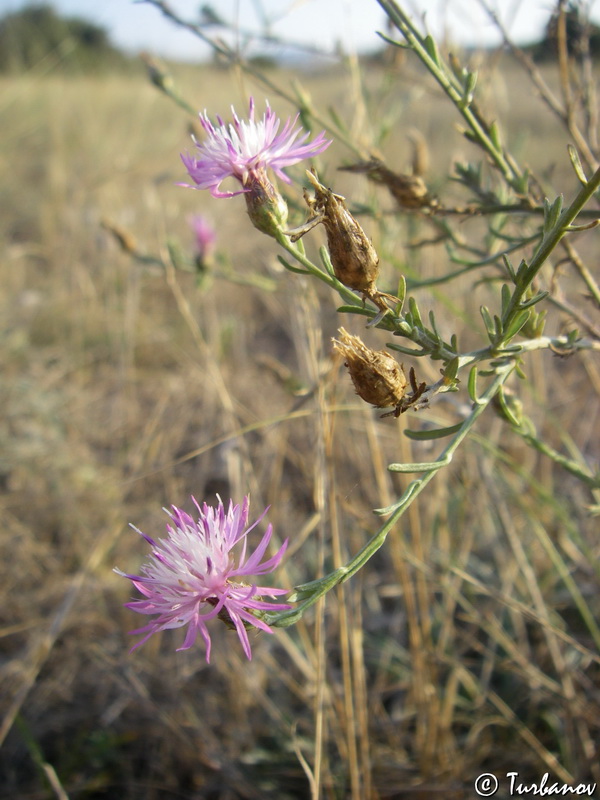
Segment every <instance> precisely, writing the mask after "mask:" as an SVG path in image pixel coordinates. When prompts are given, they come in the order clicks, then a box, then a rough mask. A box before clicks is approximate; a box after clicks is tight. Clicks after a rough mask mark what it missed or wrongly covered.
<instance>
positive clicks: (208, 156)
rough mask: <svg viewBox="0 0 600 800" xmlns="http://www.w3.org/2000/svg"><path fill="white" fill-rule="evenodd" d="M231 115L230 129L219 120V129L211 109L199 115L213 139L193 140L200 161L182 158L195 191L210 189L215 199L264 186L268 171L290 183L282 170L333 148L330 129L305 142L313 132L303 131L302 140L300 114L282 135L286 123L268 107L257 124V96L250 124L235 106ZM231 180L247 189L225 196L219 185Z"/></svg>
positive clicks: (249, 117)
mask: <svg viewBox="0 0 600 800" xmlns="http://www.w3.org/2000/svg"><path fill="white" fill-rule="evenodd" d="M231 111H232V113H233V123H232V124H230V125H226V124H225V123H224V122H223V120H222V119H221V117H219V116H218V117H217V122H218V126H217V127H215V126H214V125H213V124H212V122H211V121H210V120H209V118H208V115H207V113H206V111H205V112H204V114H200V122H201V124H202V127H203V128H204V130H205V131H206V133H207V134H208V137H207V139H206V140H205V141H204V142H202V143H199V142H197V141H196V140H195V139H194V142H195V144H196V148H197V153H196V156H197V157H196V158H194V157H193V156H190V155H188V154H187V153H186V154H184V153H182V155H181V160H182V161H183V163H184V164H185V167H186V169H187V171H188V173H189V175H190V178H191V179H192V180H193V181H194V183H195V184H196V185H195V186H192V187H191V188H193V189H210V193H211V194H212V196H213V197H233V196H234V195H237V194H242V193H243V192H250V191H252V184H253V183H256V182H257V181H258V182H260V183H263V182H264V180H265V179H266V170H267V168H270V169H272V170H273V172H274V173H275V174H276V175H278V176H279V177H280V178H281V179H282V180H283V181H285V182H286V183H291V181H290V179H289V178H288V176H287V175H286V174H285V173H284V172H283V171H282V169H283V168H284V167H289V166H291V165H292V164H297V163H298V162H299V161H302V159H304V158H309V157H310V156H315V155H317V154H318V153H322V152H323V150H325V149H326V148H327V147H329V145H330V144H331V140H327V139H325V131H321V133H320V134H319V135H318V136H317V137H316V138H315V139H314V140H313V141H312V142H309V143H306V144H305V142H306V140H307V139H308V137H309V135H310V134H309V133H306V132H304V133H303V134H302V136H300V138H298V135H299V134H300V132H301V131H302V128H300V127H297V128H295V129H294V126H295V125H296V122H297V121H298V116H299V115H298V114H297V115H296V117H295V118H294V119H293V120H291V119H288V121H287V122H286V123H285V125H284V126H283V130H282V131H281V133H278V131H279V126H280V124H281V120H279V119H278V118H277V116H276V114H275V112H274V111H272V110H271V108H270V107H269V104H268V103H267V110H266V111H265V113H264V115H263V118H262V120H260V121H259V122H255V120H254V99H253V98H252V97H251V98H250V109H249V114H248V121H247V122H246V121H243V120H240V119H239V118H238V116H237V114H236V113H235V110H234V109H233V107H232V109H231ZM230 177H233V178H236V179H237V180H238V181H239V182H240V184H241V185H242V188H241V189H240V190H239V191H238V192H221V191H220V190H219V187H220V185H221V183H222V181H224V180H225V178H230ZM249 184H250V185H249ZM181 185H182V186H190V184H181Z"/></svg>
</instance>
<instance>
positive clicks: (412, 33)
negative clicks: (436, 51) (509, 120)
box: [377, 0, 524, 186]
mask: <svg viewBox="0 0 600 800" xmlns="http://www.w3.org/2000/svg"><path fill="white" fill-rule="evenodd" d="M377 2H378V3H379V5H380V6H381V7H382V8H383V10H384V11H385V13H386V14H387V15H388V17H389V18H390V19H391V21H392V22H393V23H394V24H395V25H396V26H397V27H398V29H399V30H400V31H401V32H402V35H403V36H404V38H405V39H406V41H407V42H408V44H409V46H410V48H411V50H413V51H414V53H415V54H416V55H417V56H418V57H419V58H420V59H421V61H422V62H423V64H424V65H425V66H426V67H427V69H428V70H429V72H430V73H431V74H432V75H433V77H434V78H435V79H436V81H437V82H438V83H439V85H440V86H441V87H442V89H443V90H444V92H445V93H446V94H447V95H448V97H449V98H450V100H451V101H452V103H453V104H454V105H455V106H456V108H457V110H458V111H459V113H460V114H461V115H462V116H463V118H464V119H465V121H466V122H467V124H468V126H469V128H470V129H471V131H472V133H473V135H474V137H475V138H476V140H477V142H478V143H479V144H480V145H481V147H482V148H483V149H484V150H485V151H486V153H487V154H488V155H489V157H490V158H491V159H492V161H493V163H494V164H495V165H496V167H497V168H498V169H499V170H500V172H501V173H502V175H503V176H504V178H505V179H506V181H507V182H508V183H509V185H511V186H515V185H516V184H522V183H523V179H524V176H523V174H522V173H521V172H520V171H519V169H518V168H517V167H516V166H515V165H514V164H512V163H511V161H510V160H509V159H508V158H507V156H506V155H505V153H504V152H503V151H502V149H501V148H499V147H498V146H497V145H496V144H495V143H494V141H493V140H492V137H491V136H490V133H489V131H488V126H487V125H486V124H485V123H484V122H483V120H482V119H480V117H479V115H478V114H477V113H475V111H474V110H473V109H472V108H471V107H470V104H469V102H466V101H465V96H464V91H461V87H460V84H458V81H457V79H456V78H455V76H454V74H453V73H452V71H451V70H450V69H449V67H448V66H446V64H444V62H443V61H442V60H441V59H439V58H438V59H437V60H436V58H434V57H432V55H431V54H430V51H429V50H428V48H427V47H426V44H425V40H424V39H423V37H422V36H421V34H420V33H419V31H418V30H417V28H416V27H415V26H414V24H413V22H412V20H411V18H410V16H409V15H408V14H406V13H405V12H404V11H403V10H402V9H401V8H400V7H399V6H398V5H397V3H396V2H395V0H377Z"/></svg>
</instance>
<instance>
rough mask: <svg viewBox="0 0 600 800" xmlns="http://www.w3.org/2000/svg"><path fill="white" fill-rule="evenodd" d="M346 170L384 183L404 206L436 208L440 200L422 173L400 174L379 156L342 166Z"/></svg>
mask: <svg viewBox="0 0 600 800" xmlns="http://www.w3.org/2000/svg"><path fill="white" fill-rule="evenodd" d="M416 168H417V169H422V168H423V165H422V164H418V162H417V167H416ZM342 169H343V170H344V171H346V172H361V173H364V174H366V176H367V177H368V178H369V179H370V180H372V181H373V182H374V183H382V184H383V185H384V186H387V188H388V190H389V192H390V194H391V195H392V197H393V198H394V200H396V202H397V203H398V205H399V206H401V207H402V208H436V207H437V206H438V201H437V200H436V198H435V197H433V196H432V195H430V194H429V190H428V189H427V184H426V183H425V181H424V180H423V178H422V177H421V175H420V174H418V173H416V172H415V173H414V174H413V175H399V174H398V173H396V172H392V170H391V169H388V168H387V167H386V166H385V164H384V163H383V162H382V161H380V160H379V159H378V158H371V160H370V161H361V162H359V163H358V164H352V165H351V166H349V167H342Z"/></svg>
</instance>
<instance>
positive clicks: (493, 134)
mask: <svg viewBox="0 0 600 800" xmlns="http://www.w3.org/2000/svg"><path fill="white" fill-rule="evenodd" d="M490 139H491V140H492V144H493V145H494V147H495V148H496V150H498V152H499V153H501V152H502V142H501V140H500V129H499V127H498V123H497V122H496V120H494V121H493V122H492V124H491V125H490Z"/></svg>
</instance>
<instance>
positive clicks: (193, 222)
mask: <svg viewBox="0 0 600 800" xmlns="http://www.w3.org/2000/svg"><path fill="white" fill-rule="evenodd" d="M188 222H189V226H190V228H191V229H192V231H193V233H194V237H195V239H196V253H197V255H198V257H199V258H200V260H201V261H205V260H206V259H208V258H210V256H211V255H212V253H213V250H214V249H215V242H216V240H217V232H216V231H215V229H214V227H213V226H212V223H211V222H210V221H209V220H208V219H207V218H206V217H203V216H202V214H195V215H193V216H191V217H190V218H189V220H188Z"/></svg>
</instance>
